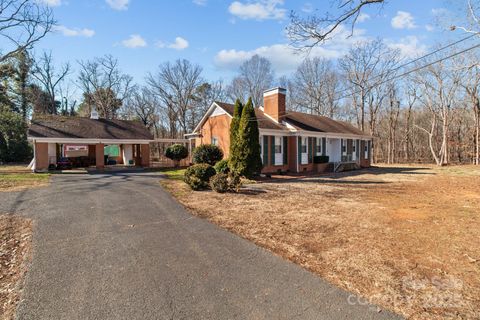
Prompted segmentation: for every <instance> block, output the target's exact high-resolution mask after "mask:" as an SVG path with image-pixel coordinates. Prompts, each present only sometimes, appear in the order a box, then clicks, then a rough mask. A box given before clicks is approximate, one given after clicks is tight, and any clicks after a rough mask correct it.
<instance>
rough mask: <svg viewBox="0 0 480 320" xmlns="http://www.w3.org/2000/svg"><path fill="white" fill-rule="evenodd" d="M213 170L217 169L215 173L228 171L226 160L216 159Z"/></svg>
mask: <svg viewBox="0 0 480 320" xmlns="http://www.w3.org/2000/svg"><path fill="white" fill-rule="evenodd" d="M215 171H217V173H228V172H229V171H230V169H229V168H228V160H226V159H223V160H220V161H218V162H217V163H216V164H215Z"/></svg>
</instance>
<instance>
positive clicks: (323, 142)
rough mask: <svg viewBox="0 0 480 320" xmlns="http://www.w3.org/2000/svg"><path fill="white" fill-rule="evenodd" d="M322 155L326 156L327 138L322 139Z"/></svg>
mask: <svg viewBox="0 0 480 320" xmlns="http://www.w3.org/2000/svg"><path fill="white" fill-rule="evenodd" d="M322 155H323V156H326V155H327V138H322Z"/></svg>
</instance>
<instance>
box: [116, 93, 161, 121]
mask: <svg viewBox="0 0 480 320" xmlns="http://www.w3.org/2000/svg"><path fill="white" fill-rule="evenodd" d="M157 104H158V102H157V99H156V97H155V95H154V94H153V93H152V92H151V91H150V90H149V89H148V88H146V87H135V89H134V90H133V93H132V94H131V96H130V97H129V98H128V99H127V100H126V102H125V104H124V106H123V110H122V111H123V115H124V116H125V117H126V118H130V119H132V118H133V119H134V118H137V119H139V120H140V121H141V122H142V123H143V124H144V125H145V126H146V127H147V128H149V129H152V128H153V127H154V126H155V124H156V115H157Z"/></svg>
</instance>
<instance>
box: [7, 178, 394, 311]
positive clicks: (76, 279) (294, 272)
mask: <svg viewBox="0 0 480 320" xmlns="http://www.w3.org/2000/svg"><path fill="white" fill-rule="evenodd" d="M159 179H160V176H159V175H158V174H155V173H118V174H115V175H102V174H99V175H59V176H54V177H53V181H52V183H51V186H49V187H48V188H43V189H37V190H30V191H24V192H19V193H10V194H2V195H0V197H1V199H2V201H0V202H1V204H0V212H1V211H3V212H16V213H18V214H23V215H26V216H29V217H32V218H33V219H34V221H35V230H34V238H33V262H32V264H31V266H30V269H29V272H28V274H27V279H26V283H25V290H24V294H23V299H24V300H23V301H22V302H21V303H20V305H19V309H18V312H17V317H18V319H36V320H38V319H69V320H74V319H142V320H145V319H396V318H397V316H395V315H392V314H390V313H388V312H386V311H381V312H378V311H377V308H376V307H371V306H362V305H360V304H355V305H350V304H349V303H348V301H349V294H348V293H346V292H344V291H342V290H340V289H338V288H336V287H334V286H332V285H330V284H328V283H326V282H325V281H323V280H322V279H320V278H319V277H317V276H315V275H314V274H311V273H309V272H307V271H305V270H303V269H302V268H300V267H298V266H296V265H294V264H292V263H290V262H288V261H285V260H283V259H281V258H279V257H276V256H274V255H273V254H271V253H269V252H267V251H265V250H264V249H261V248H259V247H257V246H255V245H254V244H252V243H250V242H248V241H246V240H243V239H241V238H239V237H237V236H235V235H233V234H231V233H229V232H227V231H224V230H222V229H220V228H219V227H217V226H215V225H213V224H211V223H209V222H208V221H205V220H202V219H199V218H196V217H193V216H191V215H190V214H189V213H187V212H186V211H185V210H184V209H183V208H182V207H181V206H180V205H179V204H177V202H176V201H175V200H173V199H172V198H171V197H170V195H168V194H167V193H166V192H165V191H163V189H162V188H161V187H160V186H159V183H158V181H159ZM226 209H228V208H226ZM350 301H356V299H355V298H352V297H350Z"/></svg>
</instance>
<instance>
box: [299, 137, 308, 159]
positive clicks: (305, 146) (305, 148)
mask: <svg viewBox="0 0 480 320" xmlns="http://www.w3.org/2000/svg"><path fill="white" fill-rule="evenodd" d="M301 150H302V162H301V163H302V164H307V163H308V137H302V148H301Z"/></svg>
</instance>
